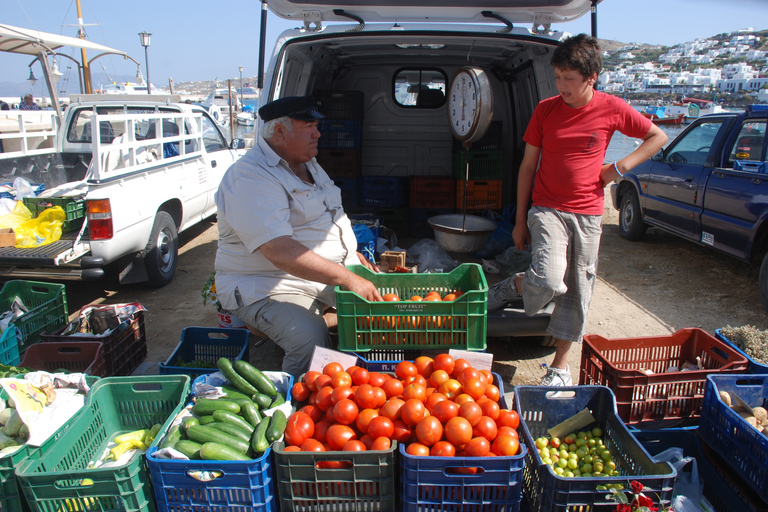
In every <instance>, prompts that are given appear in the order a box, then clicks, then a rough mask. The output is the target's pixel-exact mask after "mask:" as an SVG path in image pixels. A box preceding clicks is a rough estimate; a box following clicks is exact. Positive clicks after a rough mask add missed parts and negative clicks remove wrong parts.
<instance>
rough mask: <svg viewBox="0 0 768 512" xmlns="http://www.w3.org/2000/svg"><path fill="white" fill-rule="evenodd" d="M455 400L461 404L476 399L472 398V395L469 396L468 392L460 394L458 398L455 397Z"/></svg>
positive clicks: (457, 403)
mask: <svg viewBox="0 0 768 512" xmlns="http://www.w3.org/2000/svg"><path fill="white" fill-rule="evenodd" d="M453 401H454V402H456V405H459V406H461V405H464V404H465V403H467V402H474V401H475V399H474V398H472V397H471V396H469V395H468V394H466V393H462V394H460V395H459V396H457V397H456V398H454V399H453Z"/></svg>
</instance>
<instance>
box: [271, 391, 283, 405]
mask: <svg viewBox="0 0 768 512" xmlns="http://www.w3.org/2000/svg"><path fill="white" fill-rule="evenodd" d="M284 403H285V397H284V396H283V394H282V393H280V392H279V391H278V392H277V395H275V399H274V400H272V403H271V404H269V408H270V409H271V408H273V407H277V406H278V405H282V404H284Z"/></svg>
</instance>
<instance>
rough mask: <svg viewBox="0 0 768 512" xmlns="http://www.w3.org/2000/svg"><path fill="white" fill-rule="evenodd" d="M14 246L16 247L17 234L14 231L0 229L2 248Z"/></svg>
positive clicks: (0, 244) (0, 245)
mask: <svg viewBox="0 0 768 512" xmlns="http://www.w3.org/2000/svg"><path fill="white" fill-rule="evenodd" d="M14 245H16V233H15V232H14V231H13V229H12V228H2V229H0V247H13V246H14Z"/></svg>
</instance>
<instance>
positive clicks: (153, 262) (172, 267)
mask: <svg viewBox="0 0 768 512" xmlns="http://www.w3.org/2000/svg"><path fill="white" fill-rule="evenodd" d="M178 262H179V234H178V232H177V231H176V224H175V223H174V222H173V218H172V217H171V216H170V215H169V214H168V213H166V212H157V215H156V216H155V223H154V225H153V226H152V234H151V235H150V237H149V243H148V244H147V249H146V256H145V257H144V263H145V265H146V266H147V275H148V276H149V282H148V284H149V286H152V287H154V288H161V287H163V286H165V285H167V284H168V283H170V282H171V280H172V279H173V274H175V273H176V265H177V264H178Z"/></svg>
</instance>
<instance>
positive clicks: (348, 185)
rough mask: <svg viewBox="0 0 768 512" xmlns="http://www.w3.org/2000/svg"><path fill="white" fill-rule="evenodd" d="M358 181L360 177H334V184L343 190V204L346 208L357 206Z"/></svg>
mask: <svg viewBox="0 0 768 512" xmlns="http://www.w3.org/2000/svg"><path fill="white" fill-rule="evenodd" d="M358 181H359V179H358V178H333V184H334V185H336V186H337V187H339V190H341V204H342V206H343V207H344V208H354V207H356V206H357V203H358V199H357V196H358V188H359V187H358Z"/></svg>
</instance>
